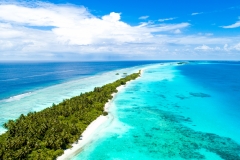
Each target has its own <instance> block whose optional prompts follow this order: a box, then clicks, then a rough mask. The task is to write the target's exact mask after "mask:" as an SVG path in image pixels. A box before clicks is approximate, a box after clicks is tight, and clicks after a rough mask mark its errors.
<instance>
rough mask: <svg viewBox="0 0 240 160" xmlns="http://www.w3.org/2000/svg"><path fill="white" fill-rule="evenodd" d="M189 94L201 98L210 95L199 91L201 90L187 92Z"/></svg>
mask: <svg viewBox="0 0 240 160" xmlns="http://www.w3.org/2000/svg"><path fill="white" fill-rule="evenodd" d="M189 94H190V95H191V96H194V97H201V98H206V97H211V95H209V94H206V93H201V92H199V93H194V92H189Z"/></svg>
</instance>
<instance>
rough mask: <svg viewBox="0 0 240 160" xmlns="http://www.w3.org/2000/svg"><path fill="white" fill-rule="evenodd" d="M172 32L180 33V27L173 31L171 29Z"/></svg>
mask: <svg viewBox="0 0 240 160" xmlns="http://www.w3.org/2000/svg"><path fill="white" fill-rule="evenodd" d="M173 33H175V34H180V33H182V32H181V30H180V29H176V30H175V31H173Z"/></svg>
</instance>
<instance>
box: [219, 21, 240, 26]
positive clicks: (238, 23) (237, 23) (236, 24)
mask: <svg viewBox="0 0 240 160" xmlns="http://www.w3.org/2000/svg"><path fill="white" fill-rule="evenodd" d="M238 27H240V21H237V22H236V23H234V24H231V25H229V26H222V28H238Z"/></svg>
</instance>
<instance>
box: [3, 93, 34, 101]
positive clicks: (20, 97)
mask: <svg viewBox="0 0 240 160" xmlns="http://www.w3.org/2000/svg"><path fill="white" fill-rule="evenodd" d="M31 94H32V92H27V93H23V94H19V95H16V96H12V97H9V98H7V99H2V100H0V102H1V101H2V102H12V101H18V100H20V99H22V98H24V97H27V96H30V95H31Z"/></svg>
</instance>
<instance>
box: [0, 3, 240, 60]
mask: <svg viewBox="0 0 240 160" xmlns="http://www.w3.org/2000/svg"><path fill="white" fill-rule="evenodd" d="M0 57H1V58H0V60H56V61H68V60H69V61H72V60H74V61H85V60H158V59H159V60H162V59H164V60H165V59H166V60H167V59H195V60H202V59H209V60H213V59H216V60H239V59H240V2H239V1H238V0H228V1H227V0H222V1H219V0H218V1H217V0H211V1H209V0H208V1H207V0H194V1H189V0H181V1H179V0H168V1H158V0H148V1H146V0H144V1H143V0H128V1H127V0H118V1H109V0H102V1H91V0H78V1H76V0H68V1H66V0H54V1H34V0H28V1H11V0H10V1H9V0H8V1H1V0H0Z"/></svg>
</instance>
